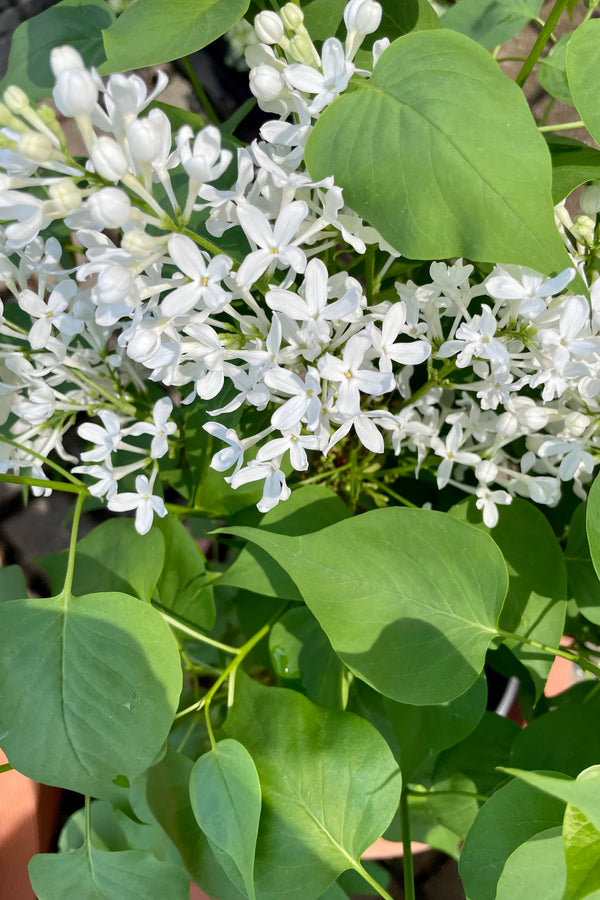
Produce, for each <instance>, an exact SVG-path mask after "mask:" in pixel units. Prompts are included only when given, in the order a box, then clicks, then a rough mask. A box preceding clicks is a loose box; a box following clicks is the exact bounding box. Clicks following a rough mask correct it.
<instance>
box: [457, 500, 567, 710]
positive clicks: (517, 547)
mask: <svg viewBox="0 0 600 900" xmlns="http://www.w3.org/2000/svg"><path fill="white" fill-rule="evenodd" d="M451 512H452V515H454V516H456V517H457V518H460V519H461V520H462V521H466V522H470V523H471V524H473V525H475V526H476V527H478V528H481V529H483V530H485V531H487V533H488V534H489V535H490V536H491V537H492V538H493V539H494V541H495V542H496V543H497V544H498V547H499V548H500V550H501V551H502V555H503V556H504V560H505V562H506V565H507V568H508V594H507V596H506V602H505V603H504V606H503V608H502V614H501V616H500V627H501V628H503V629H504V630H505V631H508V632H510V633H512V634H519V635H523V637H528V638H530V639H531V640H535V641H539V642H541V643H542V644H548V645H550V646H551V647H558V645H559V643H560V639H561V637H562V634H563V630H564V624H565V614H566V611H567V569H566V565H565V561H564V558H563V554H562V551H561V547H560V544H559V543H558V540H557V539H556V536H555V534H554V532H553V531H552V528H551V526H550V523H549V522H548V520H547V519H546V517H545V516H544V515H543V513H541V512H540V511H539V509H537V508H536V507H535V506H534V505H533V503H529V502H528V501H527V500H520V499H516V500H514V501H513V503H511V505H510V506H503V507H501V508H500V510H499V519H498V524H497V525H496V527H495V528H486V526H485V525H484V524H483V520H482V514H481V512H480V511H479V510H478V509H477V508H476V505H475V498H472V499H470V500H468V501H466V502H463V503H460V504H459V505H458V506H455V507H454V509H453V510H452V511H451ZM507 645H508V646H509V647H510V648H511V650H512V651H513V653H514V654H515V655H516V656H517V658H518V659H519V660H520V661H521V662H522V663H523V665H524V666H526V668H527V669H528V671H529V672H530V674H531V676H532V679H533V682H534V685H535V688H536V696H537V697H538V698H539V697H540V696H541V694H542V693H543V690H544V685H545V683H546V679H547V678H548V674H549V672H550V669H551V667H552V663H553V662H554V658H553V657H552V656H550V655H549V654H548V653H540V652H539V650H535V649H533V648H532V647H530V646H528V645H527V644H519V643H517V642H515V641H507Z"/></svg>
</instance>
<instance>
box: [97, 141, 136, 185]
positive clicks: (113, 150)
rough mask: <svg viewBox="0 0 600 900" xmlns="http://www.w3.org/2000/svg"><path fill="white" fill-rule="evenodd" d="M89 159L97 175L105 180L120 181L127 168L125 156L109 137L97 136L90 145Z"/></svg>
mask: <svg viewBox="0 0 600 900" xmlns="http://www.w3.org/2000/svg"><path fill="white" fill-rule="evenodd" d="M91 160H92V163H93V164H94V169H95V170H96V172H97V173H98V175H100V177H101V178H105V179H106V180H107V181H120V180H121V178H123V176H124V175H125V173H126V172H127V171H128V169H129V164H128V162H127V157H126V156H125V154H124V153H123V151H122V149H121V147H120V146H119V145H118V144H117V142H116V141H113V139H112V138H110V137H105V136H103V137H99V138H98V140H97V141H96V143H95V144H94V146H93V147H92V153H91Z"/></svg>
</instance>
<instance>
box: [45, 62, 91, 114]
mask: <svg viewBox="0 0 600 900" xmlns="http://www.w3.org/2000/svg"><path fill="white" fill-rule="evenodd" d="M52 96H53V97H54V102H55V103H56V105H57V107H58V109H59V110H60V112H61V113H62V114H63V116H74V117H77V116H85V115H89V114H90V113H91V112H92V110H93V109H94V107H95V106H96V101H97V99H98V89H97V87H96V83H95V81H94V79H93V77H92V75H91V73H90V72H88V70H87V69H66V70H65V71H64V72H61V74H60V75H59V77H58V78H57V81H56V84H55V85H54V90H53V91H52Z"/></svg>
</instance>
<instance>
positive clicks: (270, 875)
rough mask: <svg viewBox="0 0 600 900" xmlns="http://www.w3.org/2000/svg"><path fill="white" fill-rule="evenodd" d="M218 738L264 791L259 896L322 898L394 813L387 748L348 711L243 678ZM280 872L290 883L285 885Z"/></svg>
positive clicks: (395, 794)
mask: <svg viewBox="0 0 600 900" xmlns="http://www.w3.org/2000/svg"><path fill="white" fill-rule="evenodd" d="M225 731H226V733H227V735H228V736H229V737H232V738H234V739H235V740H237V741H239V742H240V743H242V744H243V745H244V746H245V747H246V749H247V750H248V752H249V753H250V755H251V756H252V759H253V760H254V762H255V764H256V768H257V770H258V774H259V778H260V783H261V787H262V793H263V812H262V816H261V823H260V830H259V837H258V846H257V857H256V864H255V885H256V897H257V898H258V900H268V898H273V900H274V898H277V897H279V898H283V897H286V898H288V900H313V898H317V897H320V896H321V894H322V893H323V892H324V891H325V889H326V888H327V887H328V885H329V884H331V883H332V882H333V881H335V879H336V878H337V877H338V875H339V874H340V873H341V872H343V871H344V870H345V869H348V868H351V867H352V866H353V862H356V861H357V860H358V859H359V857H360V855H361V854H362V853H363V852H364V851H365V850H366V849H367V847H369V846H370V844H372V843H373V841H374V840H376V839H377V838H378V837H379V836H380V835H381V834H382V833H383V831H384V830H385V829H386V827H387V826H388V824H389V823H390V821H391V819H392V817H393V815H394V813H395V811H396V809H397V806H398V802H399V797H400V787H401V778H400V772H399V770H398V767H397V766H396V763H395V761H394V758H393V756H392V754H391V751H390V749H389V747H388V746H387V744H386V742H385V741H384V740H383V738H382V737H381V735H380V734H379V733H378V732H377V731H376V730H375V729H374V728H373V726H372V725H370V724H369V723H368V722H366V721H365V720H364V719H360V718H359V717H358V716H355V715H353V714H352V713H347V712H335V711H333V710H325V709H322V708H321V707H318V706H315V705H314V704H312V703H311V702H310V701H309V700H307V699H306V698H305V697H303V696H302V695H301V694H298V693H297V692H296V691H290V690H286V689H285V688H271V687H270V688H266V687H262V686H261V685H258V684H257V683H256V682H254V681H251V680H250V679H249V678H247V677H243V676H242V677H240V676H238V680H237V681H236V701H235V704H234V706H233V708H232V710H231V712H230V714H229V717H228V719H227V723H226V727H225ZM282 870H285V871H288V872H289V871H292V872H293V873H294V877H293V879H289V880H288V879H286V880H285V883H282V878H281V872H282Z"/></svg>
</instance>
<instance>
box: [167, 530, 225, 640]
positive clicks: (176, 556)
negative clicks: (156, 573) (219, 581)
mask: <svg viewBox="0 0 600 900" xmlns="http://www.w3.org/2000/svg"><path fill="white" fill-rule="evenodd" d="M157 527H158V528H159V529H160V532H161V533H162V536H163V538H164V542H165V564H164V567H163V570H162V572H161V574H160V578H159V579H158V584H157V585H156V590H157V594H158V602H159V604H160V606H161V607H163V608H164V609H167V610H169V611H170V612H172V613H173V614H174V615H175V616H176V617H177V618H179V619H185V620H186V621H188V622H189V623H190V624H191V625H195V626H196V627H198V628H203V629H205V630H206V631H210V629H211V628H212V627H213V625H214V624H215V601H214V599H213V592H212V587H211V585H210V582H209V580H208V573H207V571H206V567H205V565H204V556H203V555H202V551H201V550H200V548H199V547H198V544H197V543H196V541H195V540H194V539H193V537H192V536H191V535H190V533H189V532H188V531H187V530H186V529H185V528H184V526H183V525H182V524H181V522H179V521H178V520H177V519H175V518H174V517H172V516H166V517H165V518H164V519H159V520H158V523H157Z"/></svg>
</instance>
